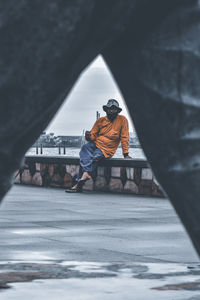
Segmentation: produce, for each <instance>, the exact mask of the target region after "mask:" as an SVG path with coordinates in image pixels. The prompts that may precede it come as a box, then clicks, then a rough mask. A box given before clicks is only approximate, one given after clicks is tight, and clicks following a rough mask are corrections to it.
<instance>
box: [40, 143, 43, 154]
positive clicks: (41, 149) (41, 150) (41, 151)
mask: <svg viewBox="0 0 200 300" xmlns="http://www.w3.org/2000/svg"><path fill="white" fill-rule="evenodd" d="M40 154H43V148H42V144H40Z"/></svg>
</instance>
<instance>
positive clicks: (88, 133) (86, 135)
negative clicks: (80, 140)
mask: <svg viewBox="0 0 200 300" xmlns="http://www.w3.org/2000/svg"><path fill="white" fill-rule="evenodd" d="M90 138H91V133H90V131H88V130H86V132H85V139H86V141H88V142H89V141H91V139H90Z"/></svg>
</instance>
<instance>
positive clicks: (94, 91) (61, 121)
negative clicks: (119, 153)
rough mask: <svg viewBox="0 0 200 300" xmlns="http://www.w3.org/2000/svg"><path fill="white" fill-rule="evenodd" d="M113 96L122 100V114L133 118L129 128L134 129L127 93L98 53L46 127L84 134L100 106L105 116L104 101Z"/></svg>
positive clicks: (59, 131)
mask: <svg viewBox="0 0 200 300" xmlns="http://www.w3.org/2000/svg"><path fill="white" fill-rule="evenodd" d="M110 98H114V99H116V100H117V101H118V102H119V104H120V107H121V108H122V109H123V110H122V112H121V114H122V115H125V116H126V117H127V118H128V120H129V129H130V130H129V131H133V126H132V121H131V119H130V117H129V115H128V111H127V108H126V107H125V104H124V100H123V97H122V95H121V94H120V91H119V89H118V87H117V85H116V83H115V82H114V80H113V78H112V75H111V73H110V71H109V69H108V68H107V66H106V64H105V62H104V60H103V59H102V57H101V56H98V57H97V59H96V60H95V61H94V62H93V63H91V64H90V66H88V68H87V69H86V70H85V71H84V72H83V73H82V75H81V76H80V77H79V79H78V80H77V82H76V84H75V86H74V87H73V89H72V91H71V93H70V94H69V96H68V97H67V99H66V100H65V102H64V104H63V105H62V107H61V108H60V110H59V111H58V112H57V114H56V116H55V117H54V119H53V120H52V122H51V123H50V124H49V126H48V127H47V129H46V131H47V132H48V133H49V132H54V134H55V135H82V132H83V130H91V128H92V126H93V124H94V122H95V120H96V111H97V110H98V111H99V112H100V114H101V117H102V116H105V112H104V111H103V109H102V105H105V104H106V103H107V101H108V99H110Z"/></svg>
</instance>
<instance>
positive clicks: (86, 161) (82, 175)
mask: <svg viewBox="0 0 200 300" xmlns="http://www.w3.org/2000/svg"><path fill="white" fill-rule="evenodd" d="M96 149H97V148H96V145H95V143H94V142H88V143H86V144H84V145H83V146H82V148H81V151H80V167H79V173H78V176H77V178H76V181H77V182H78V181H79V180H80V179H81V180H85V179H87V178H88V179H89V178H91V176H90V172H91V170H92V162H93V156H94V151H95V150H96Z"/></svg>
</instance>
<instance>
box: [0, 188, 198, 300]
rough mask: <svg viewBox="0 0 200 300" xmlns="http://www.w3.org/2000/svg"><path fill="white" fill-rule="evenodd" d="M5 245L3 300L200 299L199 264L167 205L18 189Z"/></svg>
mask: <svg viewBox="0 0 200 300" xmlns="http://www.w3.org/2000/svg"><path fill="white" fill-rule="evenodd" d="M0 245H1V246H0V247H1V251H0V287H1V288H2V289H1V292H0V293H1V295H0V297H1V300H9V299H20V300H22V299H27V298H29V299H42V298H43V297H44V294H45V293H49V296H48V297H49V300H53V299H68V298H69V299H76V300H79V299H81V300H82V299H84V300H86V299H87V300H89V299H102V300H104V299H106V300H107V299H115V300H116V299H120V300H121V299H128V300H129V299H135V300H140V299H154V300H156V299H170V300H176V299H190V300H191V299H192V300H193V299H195V300H197V299H198V300H199V299H200V292H199V290H200V268H199V259H198V257H197V255H196V253H195V251H194V249H193V247H192V245H191V242H190V241H189V238H188V236H187V234H186V233H185V231H184V229H183V227H182V225H181V224H180V222H179V220H178V218H177V216H176V214H175V212H174V210H173V209H172V207H171V205H170V203H169V202H168V200H167V199H159V198H149V197H134V196H131V195H119V194H107V193H102V194H99V193H89V192H88V193H86V192H85V193H83V194H67V193H64V191H63V190H61V189H52V188H36V187H35V188H34V187H27V186H26V187H24V186H14V187H13V189H12V190H11V191H10V193H9V194H8V195H7V197H6V199H5V200H4V202H3V204H2V206H1V209H0ZM83 279H84V280H83ZM31 280H35V281H31ZM26 281H30V282H26ZM24 282H26V283H24ZM8 285H9V286H11V287H13V288H11V289H4V288H7V287H8ZM58 291H59V296H58ZM133 295H134V297H133Z"/></svg>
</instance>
